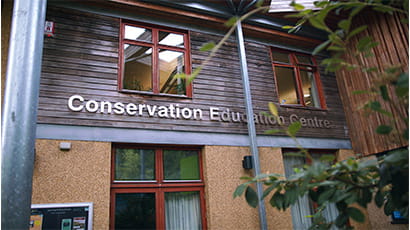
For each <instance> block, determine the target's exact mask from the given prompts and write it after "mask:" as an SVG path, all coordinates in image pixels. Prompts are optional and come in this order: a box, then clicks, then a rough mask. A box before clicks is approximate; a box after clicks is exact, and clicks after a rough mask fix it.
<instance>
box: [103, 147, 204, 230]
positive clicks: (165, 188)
mask: <svg viewBox="0 0 410 230" xmlns="http://www.w3.org/2000/svg"><path fill="white" fill-rule="evenodd" d="M117 148H130V149H132V148H134V149H155V178H156V179H155V181H125V182H122V181H116V180H115V173H114V172H115V150H116V149H117ZM164 150H190V151H197V152H198V162H199V180H186V181H185V180H181V181H174V180H172V181H167V180H164V177H163V151H164ZM204 186H205V184H204V176H203V165H202V153H201V150H200V149H199V148H197V147H175V146H170V147H168V146H149V145H131V144H115V145H113V146H112V154H111V198H110V203H111V206H110V229H115V197H116V194H118V193H155V212H156V215H155V216H156V228H157V229H165V208H164V206H165V193H166V192H189V191H195V192H199V201H200V207H201V223H202V229H207V225H206V209H205V208H206V204H205V189H204Z"/></svg>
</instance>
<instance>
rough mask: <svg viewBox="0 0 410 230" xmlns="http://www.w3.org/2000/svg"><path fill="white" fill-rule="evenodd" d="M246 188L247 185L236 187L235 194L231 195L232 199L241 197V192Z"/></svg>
mask: <svg viewBox="0 0 410 230" xmlns="http://www.w3.org/2000/svg"><path fill="white" fill-rule="evenodd" d="M246 187H248V184H246V183H245V184H241V185H239V186H238V187H236V189H235V192H234V193H233V198H236V197H238V196H242V194H243V192H244V191H245V189H246Z"/></svg>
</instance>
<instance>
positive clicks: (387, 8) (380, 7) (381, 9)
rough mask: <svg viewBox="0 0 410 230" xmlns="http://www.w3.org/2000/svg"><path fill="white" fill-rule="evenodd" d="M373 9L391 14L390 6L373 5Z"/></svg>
mask: <svg viewBox="0 0 410 230" xmlns="http://www.w3.org/2000/svg"><path fill="white" fill-rule="evenodd" d="M373 10H375V11H379V12H382V13H389V14H393V10H392V9H391V8H390V7H386V6H383V5H379V6H375V7H373Z"/></svg>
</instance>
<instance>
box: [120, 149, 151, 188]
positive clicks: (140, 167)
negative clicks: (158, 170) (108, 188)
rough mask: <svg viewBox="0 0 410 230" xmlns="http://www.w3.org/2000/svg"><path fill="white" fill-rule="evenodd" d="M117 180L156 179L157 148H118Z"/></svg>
mask: <svg viewBox="0 0 410 230" xmlns="http://www.w3.org/2000/svg"><path fill="white" fill-rule="evenodd" d="M114 177H115V180H125V181H127V180H155V150H152V149H116V151H115V176H114Z"/></svg>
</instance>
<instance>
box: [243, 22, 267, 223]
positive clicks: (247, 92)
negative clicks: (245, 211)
mask: <svg viewBox="0 0 410 230" xmlns="http://www.w3.org/2000/svg"><path fill="white" fill-rule="evenodd" d="M236 38H237V43H238V52H239V61H240V64H241V75H242V84H243V91H244V96H245V106H246V115H247V117H248V135H249V142H250V147H251V153H252V159H253V162H252V163H253V167H254V176H256V175H258V174H260V173H261V170H260V164H259V152H258V145H257V143H256V129H255V122H254V119H253V107H252V96H251V87H250V83H249V76H248V66H247V62H246V52H245V42H244V39H243V31H242V24H241V22H238V24H237V26H236ZM256 192H257V194H258V197H262V195H263V188H262V184H261V183H257V184H256ZM258 209H259V221H260V227H261V229H263V230H266V229H267V228H268V227H267V222H266V209H265V203H264V202H263V200H260V201H259V205H258Z"/></svg>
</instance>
